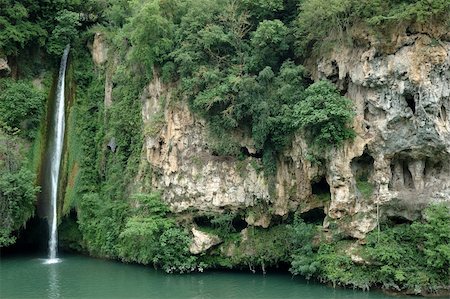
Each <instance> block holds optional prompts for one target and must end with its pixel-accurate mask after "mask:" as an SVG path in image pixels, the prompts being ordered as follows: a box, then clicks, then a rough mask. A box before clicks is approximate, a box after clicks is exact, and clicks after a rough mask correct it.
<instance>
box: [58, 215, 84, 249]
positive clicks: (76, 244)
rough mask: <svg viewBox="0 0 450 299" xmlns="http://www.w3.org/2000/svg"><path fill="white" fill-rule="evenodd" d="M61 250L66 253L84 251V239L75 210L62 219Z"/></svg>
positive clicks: (60, 227)
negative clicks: (82, 246) (82, 245)
mask: <svg viewBox="0 0 450 299" xmlns="http://www.w3.org/2000/svg"><path fill="white" fill-rule="evenodd" d="M58 231H59V244H60V248H61V249H62V250H64V251H70V252H72V251H74V252H76V251H82V248H81V244H82V242H83V237H82V234H81V231H80V229H79V226H78V214H77V211H76V210H75V209H71V210H70V212H69V213H68V214H67V215H65V216H64V217H62V219H61V224H60V225H59V227H58Z"/></svg>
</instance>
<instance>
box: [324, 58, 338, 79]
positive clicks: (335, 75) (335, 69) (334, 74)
mask: <svg viewBox="0 0 450 299" xmlns="http://www.w3.org/2000/svg"><path fill="white" fill-rule="evenodd" d="M331 67H332V69H333V70H332V72H331V74H330V75H328V76H327V79H328V80H329V81H331V82H332V83H333V84H336V83H337V82H338V80H339V66H338V64H337V62H336V60H333V61H332V62H331Z"/></svg>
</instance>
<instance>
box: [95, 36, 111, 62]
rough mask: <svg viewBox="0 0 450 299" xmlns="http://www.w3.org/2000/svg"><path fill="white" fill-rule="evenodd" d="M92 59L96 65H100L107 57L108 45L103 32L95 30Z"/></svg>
mask: <svg viewBox="0 0 450 299" xmlns="http://www.w3.org/2000/svg"><path fill="white" fill-rule="evenodd" d="M92 59H93V60H94V63H95V64H96V65H102V64H104V63H105V62H106V60H107V59H108V47H107V45H106V42H105V37H104V35H103V33H100V32H97V33H95V35H94V42H93V43H92Z"/></svg>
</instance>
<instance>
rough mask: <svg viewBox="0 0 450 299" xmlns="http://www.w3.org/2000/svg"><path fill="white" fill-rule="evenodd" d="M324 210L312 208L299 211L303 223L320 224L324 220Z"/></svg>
mask: <svg viewBox="0 0 450 299" xmlns="http://www.w3.org/2000/svg"><path fill="white" fill-rule="evenodd" d="M325 216H326V215H325V212H324V211H323V208H314V209H311V210H309V211H308V212H305V213H301V214H300V217H301V218H302V219H303V221H304V222H305V223H309V224H317V225H319V224H322V223H323V221H324V220H325Z"/></svg>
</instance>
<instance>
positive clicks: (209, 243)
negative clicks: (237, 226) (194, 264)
mask: <svg viewBox="0 0 450 299" xmlns="http://www.w3.org/2000/svg"><path fill="white" fill-rule="evenodd" d="M191 231H192V235H193V239H192V243H191V246H190V247H189V251H190V252H191V253H192V254H200V253H202V252H205V251H206V250H208V249H209V248H211V247H213V246H214V245H217V244H219V243H221V242H222V240H220V238H219V237H218V236H216V235H213V234H207V233H205V232H202V231H200V230H198V229H196V228H195V227H193V228H192V230H191Z"/></svg>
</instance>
